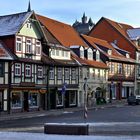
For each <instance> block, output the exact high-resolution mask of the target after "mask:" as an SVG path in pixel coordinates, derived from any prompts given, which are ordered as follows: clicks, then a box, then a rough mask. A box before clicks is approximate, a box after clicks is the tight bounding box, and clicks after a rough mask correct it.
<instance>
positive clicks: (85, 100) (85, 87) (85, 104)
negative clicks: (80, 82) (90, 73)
mask: <svg viewBox="0 0 140 140" xmlns="http://www.w3.org/2000/svg"><path fill="white" fill-rule="evenodd" d="M84 119H87V78H86V77H85V78H84Z"/></svg>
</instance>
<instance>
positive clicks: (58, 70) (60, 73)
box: [57, 67, 63, 80]
mask: <svg viewBox="0 0 140 140" xmlns="http://www.w3.org/2000/svg"><path fill="white" fill-rule="evenodd" d="M62 73H63V70H62V68H61V67H58V68H57V79H58V80H62V79H63V77H62V76H63V74H62Z"/></svg>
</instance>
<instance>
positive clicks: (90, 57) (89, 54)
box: [88, 51, 93, 60]
mask: <svg viewBox="0 0 140 140" xmlns="http://www.w3.org/2000/svg"><path fill="white" fill-rule="evenodd" d="M88 59H89V60H92V59H93V53H92V52H90V51H88Z"/></svg>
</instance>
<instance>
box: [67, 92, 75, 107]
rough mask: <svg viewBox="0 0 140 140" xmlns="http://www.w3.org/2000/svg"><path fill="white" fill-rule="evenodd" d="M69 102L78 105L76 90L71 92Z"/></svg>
mask: <svg viewBox="0 0 140 140" xmlns="http://www.w3.org/2000/svg"><path fill="white" fill-rule="evenodd" d="M69 102H70V105H76V92H74V91H71V92H69Z"/></svg>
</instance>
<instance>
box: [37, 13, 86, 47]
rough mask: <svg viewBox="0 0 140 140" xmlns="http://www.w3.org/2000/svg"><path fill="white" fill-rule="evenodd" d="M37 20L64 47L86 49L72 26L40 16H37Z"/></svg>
mask: <svg viewBox="0 0 140 140" xmlns="http://www.w3.org/2000/svg"><path fill="white" fill-rule="evenodd" d="M37 18H38V19H39V20H40V22H41V23H42V24H43V25H44V26H45V27H46V28H47V30H48V31H49V32H50V33H51V34H53V36H54V37H55V38H56V39H57V40H58V41H59V42H60V43H61V45H63V46H66V47H70V46H72V45H80V46H84V47H87V45H86V44H85V43H84V42H83V40H82V39H81V38H80V36H79V34H78V33H77V32H76V31H75V30H74V28H73V27H72V26H70V25H68V24H65V23H62V22H59V21H56V20H53V19H50V18H48V17H44V16H41V15H37Z"/></svg>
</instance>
